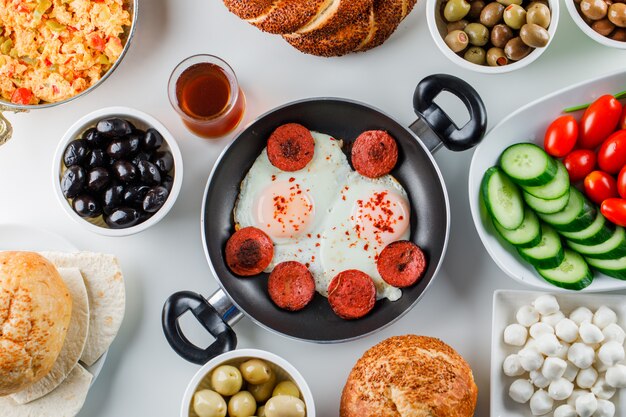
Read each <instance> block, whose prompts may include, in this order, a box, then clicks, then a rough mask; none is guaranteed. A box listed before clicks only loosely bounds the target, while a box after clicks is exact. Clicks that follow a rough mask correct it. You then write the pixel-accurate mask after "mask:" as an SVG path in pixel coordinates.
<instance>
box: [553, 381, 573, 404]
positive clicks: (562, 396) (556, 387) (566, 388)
mask: <svg viewBox="0 0 626 417" xmlns="http://www.w3.org/2000/svg"><path fill="white" fill-rule="evenodd" d="M573 391H574V384H572V383H571V382H569V381H568V380H567V379H565V378H559V379H557V380H556V381H552V382H551V383H550V387H549V388H548V395H549V396H550V398H552V399H553V400H556V401H561V400H566V399H568V398H569V397H570V396H571V395H572V392H573Z"/></svg>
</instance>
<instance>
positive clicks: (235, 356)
mask: <svg viewBox="0 0 626 417" xmlns="http://www.w3.org/2000/svg"><path fill="white" fill-rule="evenodd" d="M248 359H262V360H264V361H266V362H269V363H270V364H271V365H272V370H273V371H275V372H277V373H278V376H279V378H280V377H281V376H282V377H283V378H288V379H291V380H292V381H293V382H294V383H295V384H296V386H297V387H298V389H299V390H300V394H301V399H302V400H303V401H304V405H305V406H306V417H315V403H314V401H313V394H312V393H311V389H310V388H309V386H308V385H307V383H306V381H305V380H304V378H303V377H302V375H301V374H300V372H298V370H297V369H296V368H294V367H293V365H291V364H290V363H289V362H287V361H286V360H285V359H283V358H281V357H280V356H277V355H275V354H273V353H270V352H266V351H264V350H258V349H238V350H233V351H231V352H226V353H223V354H221V355H219V356H217V357H216V358H214V359H211V360H210V361H209V362H207V363H206V364H205V365H204V366H203V367H202V368H200V370H199V371H198V372H196V374H195V375H194V377H193V379H192V380H191V382H190V383H189V385H188V386H187V389H186V390H185V395H184V396H183V402H182V405H181V407H180V417H191V414H190V410H191V403H192V400H193V395H194V394H195V392H196V391H197V390H198V389H204V388H210V380H209V378H208V376H209V375H210V374H211V372H212V371H213V370H214V369H215V368H217V367H218V366H220V365H233V366H238V365H239V364H241V363H242V362H245V361H246V360H248ZM281 373H283V375H280V374H281ZM193 415H194V416H195V413H194V414H193Z"/></svg>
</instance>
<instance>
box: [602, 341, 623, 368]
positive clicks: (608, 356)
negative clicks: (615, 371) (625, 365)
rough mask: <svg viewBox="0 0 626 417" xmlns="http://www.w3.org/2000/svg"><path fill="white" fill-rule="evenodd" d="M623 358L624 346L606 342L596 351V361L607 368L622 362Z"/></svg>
mask: <svg viewBox="0 0 626 417" xmlns="http://www.w3.org/2000/svg"><path fill="white" fill-rule="evenodd" d="M625 356H626V355H625V354H624V345H622V344H621V343H617V342H607V343H605V344H603V345H602V347H601V348H600V349H599V350H598V359H600V361H601V362H602V363H604V364H605V365H608V366H613V365H616V364H617V363H618V362H621V361H623V360H624V357H625Z"/></svg>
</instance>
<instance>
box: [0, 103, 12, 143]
mask: <svg viewBox="0 0 626 417" xmlns="http://www.w3.org/2000/svg"><path fill="white" fill-rule="evenodd" d="M3 110H6V108H5V107H4V106H0V146H2V145H4V144H5V143H7V142H8V141H9V139H11V136H12V135H13V127H12V126H11V123H10V122H9V121H8V120H7V118H6V117H4V115H3V114H2V111H3Z"/></svg>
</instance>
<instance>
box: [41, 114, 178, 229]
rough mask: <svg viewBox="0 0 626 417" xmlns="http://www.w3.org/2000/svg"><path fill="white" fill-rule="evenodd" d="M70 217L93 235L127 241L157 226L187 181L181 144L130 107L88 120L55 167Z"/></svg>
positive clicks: (65, 144) (63, 146)
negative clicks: (125, 238) (135, 234)
mask: <svg viewBox="0 0 626 417" xmlns="http://www.w3.org/2000/svg"><path fill="white" fill-rule="evenodd" d="M53 178H54V188H55V191H56V194H57V196H58V198H59V202H60V203H61V206H62V207H63V209H64V210H65V211H66V212H67V213H68V215H69V216H70V217H71V218H72V219H74V220H76V221H77V222H79V223H80V224H82V225H83V226H85V227H86V228H87V229H89V230H91V231H92V232H95V233H99V234H102V235H105V236H127V235H131V234H134V233H138V232H141V231H143V230H145V229H147V228H148V227H150V226H152V225H154V224H156V223H158V222H159V221H160V220H161V219H162V218H163V217H164V216H165V215H166V214H167V212H168V211H169V210H170V209H171V208H172V206H173V205H174V202H175V201H176V197H177V196H178V193H179V191H180V188H181V185H182V181H183V161H182V156H181V153H180V149H179V148H178V144H177V143H176V140H175V139H174V137H173V136H172V135H171V133H170V132H169V131H168V130H167V129H166V128H165V126H163V124H161V123H160V122H159V121H158V120H156V119H155V118H154V117H152V116H150V115H148V114H146V113H143V112H141V111H139V110H135V109H131V108H128V107H108V108H104V109H100V110H97V111H94V112H92V113H89V114H87V115H85V116H84V117H82V118H80V119H79V120H78V121H77V122H76V123H74V124H73V125H72V127H70V128H69V129H68V131H67V132H66V133H65V135H64V136H63V138H62V139H61V142H60V143H59V146H58V148H57V151H56V154H55V157H54V163H53Z"/></svg>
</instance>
